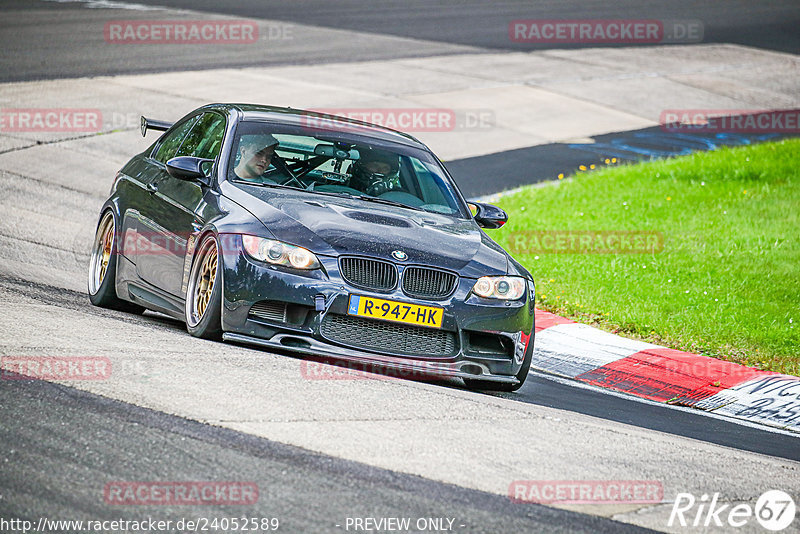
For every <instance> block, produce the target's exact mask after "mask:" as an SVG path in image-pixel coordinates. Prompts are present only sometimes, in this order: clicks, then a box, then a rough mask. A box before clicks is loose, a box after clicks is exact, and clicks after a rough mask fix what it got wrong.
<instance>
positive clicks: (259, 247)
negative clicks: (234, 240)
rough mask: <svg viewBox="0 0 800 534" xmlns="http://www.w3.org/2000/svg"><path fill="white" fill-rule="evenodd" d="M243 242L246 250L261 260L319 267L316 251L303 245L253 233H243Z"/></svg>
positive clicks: (294, 265) (290, 265)
mask: <svg viewBox="0 0 800 534" xmlns="http://www.w3.org/2000/svg"><path fill="white" fill-rule="evenodd" d="M242 244H243V245H244V250H245V252H247V254H248V255H249V256H250V257H252V258H255V259H257V260H259V261H265V262H267V263H272V264H274V265H283V266H285V267H292V268H294V269H317V268H319V260H318V259H317V257H316V256H314V253H313V252H311V251H309V250H306V249H304V248H303V247H296V246H294V245H289V244H288V243H282V242H280V241H275V240H273V239H263V238H261V237H255V236H252V235H242Z"/></svg>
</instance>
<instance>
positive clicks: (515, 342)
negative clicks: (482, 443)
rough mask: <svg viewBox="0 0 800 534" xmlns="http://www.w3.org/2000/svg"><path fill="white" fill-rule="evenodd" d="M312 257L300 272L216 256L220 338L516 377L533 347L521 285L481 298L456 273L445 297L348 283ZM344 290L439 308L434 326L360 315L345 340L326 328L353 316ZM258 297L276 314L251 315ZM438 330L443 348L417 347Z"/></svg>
mask: <svg viewBox="0 0 800 534" xmlns="http://www.w3.org/2000/svg"><path fill="white" fill-rule="evenodd" d="M319 259H320V262H321V263H322V269H317V270H315V271H306V272H303V271H295V270H288V269H285V268H279V267H274V266H272V265H268V264H264V263H261V262H258V261H255V260H253V259H251V258H250V257H249V256H247V255H246V254H245V253H244V252H243V251H238V252H237V253H235V254H225V255H223V264H222V265H223V267H224V270H223V288H224V291H223V309H222V329H223V332H224V334H223V339H225V340H227V341H232V342H237V343H245V344H249V345H255V346H260V347H266V348H271V349H283V350H290V351H293V352H299V353H302V354H306V355H311V356H317V357H321V358H328V359H338V360H342V361H344V362H348V364H354V366H355V368H358V369H361V370H366V371H374V372H381V371H380V370H381V369H392V370H396V371H399V373H398V374H400V375H402V376H409V375H410V376H420V377H422V376H425V377H443V378H444V377H446V378H450V377H453V378H467V379H480V380H486V381H494V382H505V383H517V378H516V375H517V373H518V372H519V370H520V367H521V365H522V362H523V360H524V357H525V355H526V354H527V353H528V351H532V350H533V322H534V314H533V305H532V297H533V295H531V294H528V292H526V296H525V297H524V298H522V299H520V300H517V301H511V302H509V301H500V300H488V299H483V298H480V297H477V296H475V295H473V294H472V293H471V289H472V286H473V285H474V283H475V280H473V279H468V278H459V283H458V286H457V288H456V290H455V291H454V293H453V294H452V295H451V296H449V297H447V298H446V299H442V300H420V299H416V298H413V297H409V296H408V295H406V294H404V293H403V292H402V290H401V289H400V288H399V287H398V288H396V289H395V290H393V291H390V292H380V293H379V292H373V291H368V290H362V289H359V288H356V287H353V286H350V285H349V284H348V283H347V282H345V281H344V280H343V279H342V278H341V277H340V275H339V270H338V262H337V259H336V258H333V257H319ZM351 295H365V296H369V297H375V298H380V299H387V300H394V301H399V302H403V303H411V304H418V305H422V306H438V307H441V308H443V310H444V315H443V321H442V327H441V329H431V328H425V327H408V326H406V325H398V323H393V322H388V321H381V320H374V319H362V321H361V322H360V324H361V325H362V326H363V325H366V326H367V327H368V328H367V329H366V330H364V332H366V333H364V335H363V336H362V337H358V336H359V335H360V334H359V333H357V332H356V333H354V332H350V333H349V334H348V335H347V336H345V337H346V339H345V338H342V337H337V336H336V335H332V334H331V328H330V327H329V326H330V323H329V321H331V320H332V319H338V320H339V321H340V322H344V323H346V322H347V321H350V320H352V319H353V318H352V317H351V316H348V302H349V298H350V296H351ZM264 302H268V303H272V304H276V305H283V306H284V310H285V311H284V312H283V316H281V315H280V313H278V314H277V315H276V314H272V315H271V316H269V317H266V318H265V317H264V316H256V315H254V313H253V310H254V309H255V308H253V305H254V304H257V303H264ZM278 309H279V308H278ZM370 329H372V330H370ZM370 331H373V332H375V333H376V334H378V335H379V339H380V342H375V340H373V339H370V334H369V332H370ZM339 332H341V330H339ZM387 332H388V334H387ZM391 336H400V337H403V336H406V337H407V336H410V337H412V338H418V339H419V340H420V341H419V343H418V344H417V345H415V347H414V350H413V351H412V352H404V351H403V350H402V347H404V346H408V343H407V339H406V338H403V339H400V338H398V337H395V338H392V337H391ZM442 336H446V337H447V338H448V340H449V341H448V342H447V344H446V346H447V347H448V348H447V349H446V350H438V351H437V350H432V351H431V352H428V351H426V350H422V348H421V347H423V346H425V343H427V341H426V339H427V337H430V338H431V340H432V341H431V347H433V346H434V345H436V343H437V342H438V341H440V340H441V339H442ZM392 339H395V340H396V341H397V342H396V343H393V342H392ZM401 341H402V343H401ZM442 346H444V345H442ZM398 347H399V348H398Z"/></svg>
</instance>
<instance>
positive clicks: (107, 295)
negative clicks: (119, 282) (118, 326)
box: [89, 210, 145, 314]
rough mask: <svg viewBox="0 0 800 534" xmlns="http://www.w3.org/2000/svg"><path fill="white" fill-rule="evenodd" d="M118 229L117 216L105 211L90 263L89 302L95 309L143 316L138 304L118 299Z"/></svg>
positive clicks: (96, 234) (98, 226)
mask: <svg viewBox="0 0 800 534" xmlns="http://www.w3.org/2000/svg"><path fill="white" fill-rule="evenodd" d="M116 230H117V228H116V223H115V220H114V214H113V213H112V212H111V210H108V211H106V212H105V213H104V214H103V216H102V217H101V218H100V223H99V224H98V225H97V231H96V232H95V235H94V243H93V245H92V256H91V258H90V260H89V300H90V301H91V302H92V304H94V305H95V306H99V307H101V308H110V309H112V310H119V311H126V312H131V313H138V314H141V313H144V310H145V309H144V308H143V307H141V306H139V305H138V304H134V303H132V302H128V301H125V300H122V299H121V298H119V297H118V296H117V289H116V287H115V285H116V279H117V258H118V256H119V249H118V246H117V231H116Z"/></svg>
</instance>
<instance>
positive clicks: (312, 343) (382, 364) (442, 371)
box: [222, 332, 519, 384]
mask: <svg viewBox="0 0 800 534" xmlns="http://www.w3.org/2000/svg"><path fill="white" fill-rule="evenodd" d="M222 339H223V340H225V341H232V342H235V343H244V344H248V345H257V346H259V347H266V348H270V349H281V350H289V351H293V352H299V353H302V354H308V355H310V356H317V357H321V358H330V359H336V360H345V361H347V362H355V363H359V364H362V365H364V366H368V367H369V369H374V370H372V371H368V372H374V373H376V374H381V373H380V371H379V370H378V369H393V370H397V371H400V372H401V373H402V374H403V376H407V377H408V378H412V377H419V378H424V377H439V378H466V379H473V380H486V381H489V382H500V383H506V384H518V383H519V380H517V378H516V377H514V376H504V375H494V374H491V373H490V372H489V369H488V368H487V367H486V366H485V365H482V364H480V363H476V362H472V361H466V362H455V363H446V362H437V361H430V360H413V359H410V358H401V357H397V356H380V355H377V354H370V353H367V352H359V351H356V350H352V351H351V350H347V351H345V350H344V349H342V350H341V351H339V350H335V349H332V348H331V347H330V346H329V345H326V344H324V343H320V342H319V341H316V340H314V339H309V338H305V337H304V338H302V343H297V342H296V341H295V340H297V339H298V337H297V336H292V335H287V334H278V335H275V336H273V338H272V339H269V340H267V339H261V338H257V337H252V336H247V335H244V334H237V333H232V332H225V333H223V334H222ZM462 365H463V366H469V367H470V368H472V369H475V370H477V369H480V371H481V372H480V373H477V372H467V371H463V370H462V369H461V366H462ZM361 370H366V369H361Z"/></svg>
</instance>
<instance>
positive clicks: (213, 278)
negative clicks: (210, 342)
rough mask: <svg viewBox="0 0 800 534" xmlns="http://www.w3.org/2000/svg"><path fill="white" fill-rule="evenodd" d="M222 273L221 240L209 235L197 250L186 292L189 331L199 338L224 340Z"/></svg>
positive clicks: (186, 313) (186, 315)
mask: <svg viewBox="0 0 800 534" xmlns="http://www.w3.org/2000/svg"><path fill="white" fill-rule="evenodd" d="M221 272H222V270H221V269H220V265H219V244H218V243H217V238H216V237H214V235H213V234H207V235H206V236H205V237H204V238H203V239H202V240H201V241H200V246H198V247H197V253H196V254H195V256H194V261H193V262H192V270H191V271H190V274H189V284H188V286H187V288H186V305H185V308H184V309H185V320H186V329H187V330H188V331H189V333H190V334H192V335H193V336H195V337H199V338H203V339H215V340H218V339H221V338H222V323H221V318H222V276H221Z"/></svg>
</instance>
